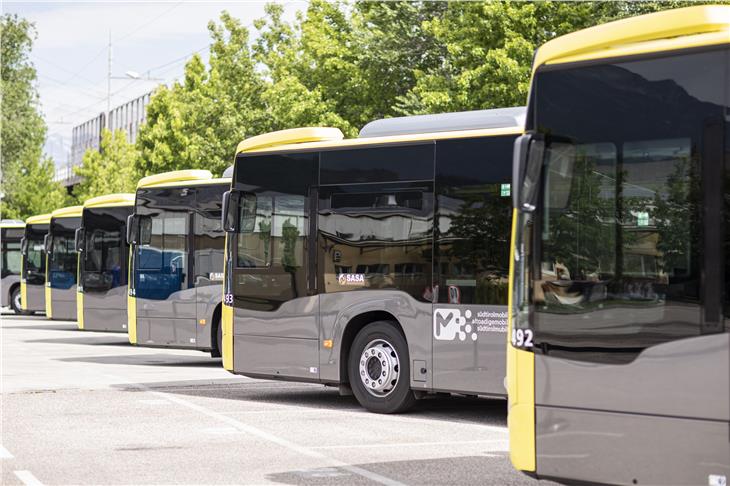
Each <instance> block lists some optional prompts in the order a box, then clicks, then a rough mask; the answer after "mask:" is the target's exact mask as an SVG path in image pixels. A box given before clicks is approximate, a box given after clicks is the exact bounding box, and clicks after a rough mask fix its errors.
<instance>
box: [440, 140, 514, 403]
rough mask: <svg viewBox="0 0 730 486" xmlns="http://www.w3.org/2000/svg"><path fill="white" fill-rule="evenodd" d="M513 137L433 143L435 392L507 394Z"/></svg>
mask: <svg viewBox="0 0 730 486" xmlns="http://www.w3.org/2000/svg"><path fill="white" fill-rule="evenodd" d="M515 138H516V135H504V136H494V137H481V138H473V139H456V140H444V141H437V142H436V190H435V192H436V199H437V212H436V223H435V225H434V226H435V228H436V232H435V245H434V270H435V274H436V275H435V279H434V282H435V283H436V285H435V286H434V291H433V294H434V295H433V297H434V300H433V302H434V305H433V323H432V329H431V336H432V339H433V387H434V388H435V389H437V390H451V391H461V392H467V393H475V394H488V395H504V394H506V390H505V388H504V377H505V374H506V370H505V342H506V333H507V295H508V285H509V284H508V280H509V244H510V229H511V220H512V217H511V212H512V210H511V198H510V184H509V182H510V179H511V170H512V149H513V146H514V140H515Z"/></svg>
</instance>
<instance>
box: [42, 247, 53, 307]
mask: <svg viewBox="0 0 730 486" xmlns="http://www.w3.org/2000/svg"><path fill="white" fill-rule="evenodd" d="M49 284H50V280H48V253H46V281H45V282H44V284H43V285H44V287H43V293H44V295H45V296H46V319H53V312H52V306H51V287H49V286H48V285H49Z"/></svg>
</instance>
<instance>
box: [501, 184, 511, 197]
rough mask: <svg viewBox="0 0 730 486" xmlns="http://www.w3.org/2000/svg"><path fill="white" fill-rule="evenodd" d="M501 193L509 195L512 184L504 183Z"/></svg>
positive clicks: (505, 195) (503, 195)
mask: <svg viewBox="0 0 730 486" xmlns="http://www.w3.org/2000/svg"><path fill="white" fill-rule="evenodd" d="M499 195H500V196H502V197H507V196H509V195H510V185H509V184H502V187H501V188H500V190H499Z"/></svg>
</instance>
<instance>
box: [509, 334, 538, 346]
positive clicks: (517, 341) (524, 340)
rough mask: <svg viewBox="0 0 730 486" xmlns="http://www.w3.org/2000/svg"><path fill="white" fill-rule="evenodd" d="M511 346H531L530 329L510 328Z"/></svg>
mask: <svg viewBox="0 0 730 486" xmlns="http://www.w3.org/2000/svg"><path fill="white" fill-rule="evenodd" d="M512 346H514V347H516V348H531V347H532V346H533V344H532V329H512Z"/></svg>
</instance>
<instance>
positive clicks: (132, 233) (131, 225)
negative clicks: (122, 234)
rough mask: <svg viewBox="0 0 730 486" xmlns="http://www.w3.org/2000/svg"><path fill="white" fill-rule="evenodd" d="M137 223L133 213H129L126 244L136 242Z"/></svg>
mask: <svg viewBox="0 0 730 486" xmlns="http://www.w3.org/2000/svg"><path fill="white" fill-rule="evenodd" d="M137 229H138V225H137V218H135V217H134V214H130V215H129V216H127V244H128V245H135V244H137V234H138V233H139V232H138V231H137Z"/></svg>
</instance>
